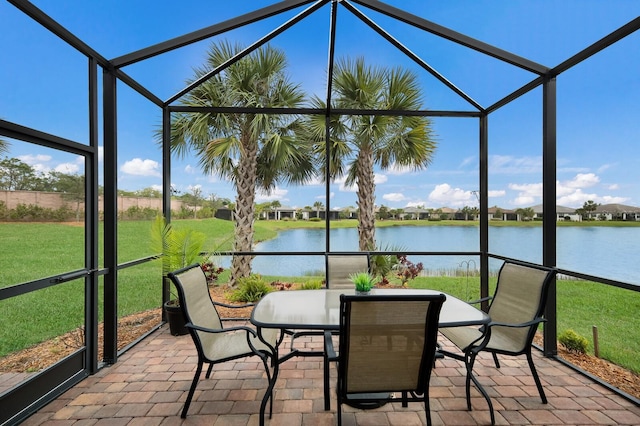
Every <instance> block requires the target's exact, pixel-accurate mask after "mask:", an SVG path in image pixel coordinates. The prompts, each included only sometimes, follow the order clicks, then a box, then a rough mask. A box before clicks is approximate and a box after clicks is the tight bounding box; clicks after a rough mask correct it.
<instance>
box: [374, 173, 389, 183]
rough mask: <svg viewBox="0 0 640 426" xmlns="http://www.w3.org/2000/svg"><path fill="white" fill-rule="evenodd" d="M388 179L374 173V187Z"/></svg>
mask: <svg viewBox="0 0 640 426" xmlns="http://www.w3.org/2000/svg"><path fill="white" fill-rule="evenodd" d="M388 179H389V178H387V176H386V175H381V174H379V173H376V174H375V175H374V176H373V183H375V184H376V185H380V184H381V183H385V182H386V181H387V180H388Z"/></svg>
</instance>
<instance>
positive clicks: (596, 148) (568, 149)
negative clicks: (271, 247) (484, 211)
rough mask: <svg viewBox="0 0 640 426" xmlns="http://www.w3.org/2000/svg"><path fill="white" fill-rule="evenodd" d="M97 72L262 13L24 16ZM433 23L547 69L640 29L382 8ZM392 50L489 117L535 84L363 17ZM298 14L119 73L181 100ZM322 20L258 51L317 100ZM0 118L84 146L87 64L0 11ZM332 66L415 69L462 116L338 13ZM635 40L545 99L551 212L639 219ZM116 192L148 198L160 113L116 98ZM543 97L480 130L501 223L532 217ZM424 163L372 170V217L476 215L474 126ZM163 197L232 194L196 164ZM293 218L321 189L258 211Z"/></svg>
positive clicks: (483, 12)
mask: <svg viewBox="0 0 640 426" xmlns="http://www.w3.org/2000/svg"><path fill="white" fill-rule="evenodd" d="M33 3H34V4H35V5H36V6H37V7H39V8H41V9H42V10H43V11H44V12H45V13H47V14H49V15H50V16H51V17H53V18H54V19H56V20H57V21H58V22H59V23H61V24H62V25H64V26H66V27H67V28H68V29H69V30H70V31H71V32H72V33H74V34H75V35H77V36H78V37H80V38H81V39H82V40H84V41H85V42H86V43H87V44H88V45H89V46H91V47H92V48H93V49H95V50H96V51H98V52H99V53H100V54H102V55H103V56H104V57H106V58H108V59H111V58H116V57H118V56H121V55H124V54H126V53H129V52H132V51H135V50H138V49H141V48H144V47H147V46H149V45H152V44H155V43H159V42H162V41H164V40H167V39H170V38H173V37H177V36H180V35H182V34H185V33H188V32H191V31H195V30H198V29H200V28H203V27H206V26H209V25H213V24H215V23H218V22H221V21H224V20H226V19H229V18H232V17H234V16H237V15H239V14H242V13H247V12H250V11H251V10H253V9H255V8H260V7H263V6H266V5H269V4H273V3H276V2H275V1H269V0H263V1H242V2H211V1H188V2H182V3H180V4H179V5H178V4H177V3H176V2H166V1H156V0H154V1H151V0H144V1H143V0H138V1H121V0H111V1H102V2H87V1H83V0H59V1H55V2H52V1H45V0H39V1H34V2H33ZM387 3H388V4H391V5H393V6H396V7H401V8H404V9H405V10H407V11H408V12H411V13H414V14H416V15H419V16H421V17H423V18H425V19H427V20H430V21H433V22H435V23H437V24H440V25H443V26H446V27H449V28H451V29H453V30H455V31H459V32H461V33H463V34H465V35H468V36H470V37H473V38H476V39H478V40H481V41H484V42H486V43H489V44H493V45H495V46H497V47H499V48H501V49H504V50H507V51H510V52H512V53H514V54H517V55H520V56H523V57H525V58H527V59H530V60H532V61H535V62H538V63H540V64H542V65H545V66H548V67H553V66H556V65H558V64H559V63H561V62H562V61H564V60H565V59H567V58H569V57H571V56H572V55H574V54H576V53H578V52H579V51H581V50H582V49H584V48H585V47H587V46H589V45H590V44H592V43H594V42H595V41H597V40H599V39H600V38H602V37H604V36H606V35H607V34H609V33H610V32H612V31H614V30H615V29H617V28H618V27H620V26H622V25H624V24H626V23H627V22H629V21H631V20H632V19H634V18H636V17H637V16H639V15H640V2H637V1H633V0H607V1H600V0H580V1H578V0H564V1H561V2H559V1H554V0H536V1H533V0H531V1H513V0H492V1H488V0H487V1H468V0H449V1H446V2H428V1H424V0H402V1H401V0H388V1H387ZM361 9H362V10H363V11H364V12H365V13H366V15H367V16H369V17H370V18H371V19H373V20H374V21H376V22H377V23H378V24H379V25H380V26H381V27H383V28H384V29H385V30H386V31H388V32H389V33H391V34H392V35H393V36H394V37H395V38H397V39H398V40H399V41H400V42H401V43H403V44H405V45H406V46H407V47H408V48H409V49H411V50H412V51H413V52H415V53H416V54H417V55H419V56H420V57H421V58H422V59H423V60H425V61H426V62H427V63H428V64H429V65H430V66H431V67H433V68H434V69H436V70H437V71H438V72H439V73H440V74H442V75H443V76H445V77H446V78H447V79H448V80H449V81H451V82H452V83H453V84H455V85H456V86H457V87H459V88H460V89H461V90H463V91H464V92H465V93H467V94H468V95H469V96H470V97H472V98H473V99H474V100H476V101H477V102H478V103H480V104H481V105H483V106H489V105H491V104H493V103H494V102H496V101H497V100H499V99H501V98H502V97H504V96H506V95H507V94H509V93H510V92H512V91H513V90H515V89H517V88H519V87H520V86H522V85H523V84H525V83H527V82H529V81H531V80H532V79H533V78H534V77H535V76H534V75H533V74H531V73H528V72H526V71H523V70H520V69H516V68H514V67H512V66H510V65H507V64H504V63H502V62H500V61H497V60H495V59H492V58H488V57H484V56H483V55H481V54H479V53H476V52H473V51H470V50H468V49H466V48H463V47H461V46H458V45H455V44H453V43H451V42H448V41H446V40H442V39H438V38H437V37H435V36H432V35H430V34H425V33H421V32H420V31H418V30H416V29H414V28H411V27H408V26H406V25H405V24H402V23H398V22H394V21H393V20H391V19H390V18H387V17H384V16H381V15H378V14H377V13H375V12H372V11H369V10H366V9H364V8H361ZM300 10H301V9H298V10H294V11H290V12H288V13H286V14H284V15H282V16H277V17H272V18H269V19H267V20H265V21H262V22H258V23H255V24H252V25H251V26H248V27H243V28H239V29H236V30H233V31H231V32H229V33H227V34H224V35H222V36H219V37H216V38H215V39H212V40H206V41H202V42H199V43H196V44H194V45H191V46H188V47H184V48H181V49H177V50H175V51H172V52H169V53H166V54H163V55H160V56H158V57H155V58H152V59H149V60H147V61H144V62H143V63H139V64H134V65H131V66H129V67H126V68H124V71H125V72H126V73H128V74H129V75H130V76H132V77H133V78H134V79H136V80H137V81H139V82H140V83H141V84H143V85H144V86H145V87H147V88H148V89H150V90H151V91H152V92H154V93H155V94H156V95H157V96H158V97H160V98H161V99H167V98H169V97H171V96H172V95H173V94H174V93H176V92H178V91H179V90H181V89H182V88H183V87H184V82H185V80H186V79H188V78H190V77H191V76H192V69H193V67H196V66H198V65H200V64H201V63H202V62H203V58H204V56H205V52H206V50H207V47H208V46H209V45H210V43H211V42H213V41H217V40H222V39H225V40H231V41H234V42H239V43H241V44H243V45H248V44H250V43H253V42H254V41H255V40H257V39H258V38H260V37H262V36H264V35H265V34H267V33H268V32H269V31H272V30H273V29H274V28H277V27H278V26H279V25H281V24H282V23H284V22H285V21H286V20H287V19H289V18H291V17H292V16H294V15H295V14H296V13H298V12H299V11H300ZM328 16H329V9H328V8H327V7H324V8H322V9H320V10H319V11H317V12H315V13H314V14H313V15H312V16H310V17H308V18H307V19H305V20H304V21H302V22H301V23H299V24H297V25H296V26H295V27H293V28H292V29H290V30H288V31H287V32H285V33H284V34H282V35H280V36H278V37H277V38H275V39H274V40H273V41H272V42H271V44H272V45H273V46H274V47H278V48H281V49H283V50H285V51H286V53H287V58H288V61H289V74H290V78H291V80H292V81H294V82H297V83H299V84H300V85H301V87H302V88H303V89H304V90H305V91H306V92H307V93H309V94H318V95H321V96H322V95H323V94H324V92H325V82H326V62H327V40H328V32H327V27H328V22H329V19H328ZM0 20H1V21H2V22H3V24H2V28H1V29H0V32H1V33H2V37H0V52H2V54H1V56H0V57H1V58H2V62H1V66H0V118H2V119H4V120H8V121H12V122H15V123H18V124H21V125H25V126H29V127H34V128H37V129H39V130H42V131H45V132H48V133H53V134H56V135H60V136H62V137H65V138H68V139H71V140H74V141H77V142H80V143H87V134H88V127H87V123H86V122H87V120H86V117H87V100H86V94H85V88H86V85H87V77H86V69H87V65H86V59H85V58H84V57H83V56H82V55H80V54H78V53H77V52H76V51H75V50H73V49H72V48H70V47H68V46H66V45H65V44H64V43H62V42H61V41H60V40H58V39H57V38H56V37H54V36H52V35H50V34H49V33H48V32H47V31H46V30H44V29H42V28H40V27H39V26H38V25H36V24H34V23H33V22H32V21H31V20H30V19H29V18H27V17H26V16H25V15H24V14H22V12H20V11H19V10H17V9H16V8H15V7H14V6H12V5H11V4H9V3H7V2H2V3H0ZM338 23H339V26H338V33H337V37H338V42H337V53H336V56H337V57H345V56H349V57H354V58H355V57H358V56H362V57H364V58H365V60H366V61H367V63H368V64H371V65H384V66H402V67H404V68H407V69H410V70H413V71H414V72H415V73H416V74H417V75H418V76H419V77H420V81H421V84H422V87H423V90H424V99H423V100H424V105H425V107H427V108H429V109H432V110H444V109H448V110H466V111H471V110H473V107H471V106H470V105H469V104H467V102H466V101H464V100H463V99H461V98H459V97H458V96H457V95H456V94H455V93H453V92H452V91H450V90H449V89H448V88H446V87H445V86H444V85H442V84H441V83H440V82H438V81H437V80H436V79H435V78H433V77H432V76H430V75H429V74H427V73H426V72H425V71H424V70H422V69H421V68H419V67H418V66H417V65H416V64H415V63H413V62H411V61H409V60H408V59H407V58H406V57H404V55H403V54H402V53H401V52H399V51H397V50H396V49H395V48H393V47H392V46H390V45H389V44H388V43H387V42H386V41H384V40H383V39H381V38H380V37H379V36H378V35H377V34H375V33H374V32H373V31H372V30H370V29H369V28H368V27H366V26H365V25H363V24H362V23H359V22H358V21H357V20H356V19H354V17H353V16H352V15H350V13H349V12H347V11H346V10H344V9H343V8H341V10H340V11H339V14H338ZM638 52H640V34H638V33H635V34H632V35H631V36H629V37H627V38H626V39H624V40H622V41H621V42H619V43H618V44H616V45H614V46H611V47H609V48H608V49H607V50H605V51H604V52H602V53H600V54H599V55H597V56H595V57H592V58H589V59H588V60H586V61H584V62H582V63H581V64H579V65H578V66H576V67H575V68H573V69H571V70H570V71H568V72H566V73H563V74H561V75H560V76H559V77H558V80H557V87H558V108H557V109H558V112H557V121H558V149H557V152H558V156H557V177H558V183H557V192H558V200H557V201H558V204H559V205H563V206H567V207H580V206H582V204H583V203H584V202H585V201H587V200H594V201H595V202H597V203H601V204H607V203H621V204H627V205H633V206H640V183H638V179H637V173H636V170H637V167H638V164H639V163H638V159H639V158H640V143H639V142H640V120H638V116H639V115H640V114H639V113H640V103H639V99H640V55H638ZM118 90H119V92H118V100H119V121H118V139H119V152H118V166H119V170H118V185H119V188H121V189H125V190H136V189H141V188H145V187H159V186H160V185H161V161H162V158H161V154H160V150H159V148H158V146H157V144H156V143H155V142H154V140H153V133H154V130H155V129H156V128H157V126H158V124H159V122H160V114H161V112H160V111H159V110H158V109H157V108H156V107H155V106H153V105H152V104H151V103H150V102H148V101H146V100H145V99H143V98H142V97H141V96H140V95H138V94H137V93H135V92H133V91H132V90H131V89H129V88H128V87H126V86H125V85H123V84H121V85H119V87H118ZM541 101H542V92H541V90H540V89H536V90H534V91H532V92H530V93H528V94H527V95H525V96H523V97H521V98H520V99H518V100H517V101H515V102H512V103H511V104H510V105H508V106H507V107H504V108H502V109H501V110H500V111H498V112H495V113H493V114H492V115H491V116H490V119H489V120H490V121H489V138H490V139H489V154H490V166H489V169H490V174H489V186H490V200H489V205H490V206H493V205H498V206H500V207H503V208H510V209H515V208H518V207H529V206H533V205H536V204H540V203H541V202H542V201H541V183H542V175H541V158H542V145H541V140H542V121H541V110H542V108H541ZM433 130H434V132H435V134H436V136H437V141H438V150H437V152H436V155H435V157H434V158H433V162H432V164H431V166H430V167H429V168H428V169H426V170H424V171H420V172H407V171H403V170H395V169H392V170H386V171H383V170H378V171H377V174H376V183H377V186H376V202H377V204H378V205H380V204H384V205H386V206H388V207H391V208H402V207H407V206H416V205H422V206H424V207H427V208H439V207H453V208H458V207H463V206H465V205H468V206H476V205H477V200H476V197H475V193H474V191H476V190H478V189H479V188H478V143H477V140H478V137H477V136H478V123H477V120H476V119H470V118H434V119H433ZM10 142H11V152H10V156H12V157H18V158H20V159H22V160H23V161H25V162H27V163H29V164H31V165H32V166H33V167H35V168H36V169H37V170H39V171H41V172H42V173H46V172H47V171H49V170H62V171H66V172H71V173H77V172H81V171H82V162H81V161H79V159H78V158H76V157H75V156H73V155H70V154H65V153H59V152H54V151H52V150H47V149H44V148H41V147H38V146H34V145H29V144H26V143H22V142H19V141H10ZM173 161H174V164H173V168H172V183H173V185H174V186H175V187H176V188H177V189H178V190H180V191H182V192H187V191H190V190H191V189H192V188H194V187H198V188H201V190H202V194H203V195H204V196H207V197H208V196H211V195H215V196H217V197H226V198H230V199H232V200H233V199H234V191H233V188H232V187H231V186H230V185H229V184H228V183H226V182H221V181H220V180H219V179H217V178H215V177H212V176H204V175H203V174H202V173H201V171H200V170H199V167H198V161H197V159H196V158H193V157H187V158H180V159H178V158H176V159H174V160H173ZM330 193H331V195H330V197H331V198H330V201H329V203H330V206H331V207H332V208H337V207H346V206H355V205H356V202H355V201H356V194H355V188H345V187H344V185H343V184H342V183H341V182H340V181H338V182H336V183H334V184H332V185H331V189H330ZM269 200H278V201H280V202H281V204H283V205H289V206H294V207H303V206H306V205H313V203H314V202H316V201H321V202H323V203H325V205H326V204H327V201H326V199H325V189H324V186H323V185H322V184H321V183H320V182H313V183H311V184H309V185H306V186H304V187H284V186H279V187H277V188H276V190H275V191H273V192H272V193H271V194H259V196H258V201H259V202H263V201H269Z"/></svg>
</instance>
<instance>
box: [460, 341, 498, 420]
mask: <svg viewBox="0 0 640 426" xmlns="http://www.w3.org/2000/svg"><path fill="white" fill-rule="evenodd" d="M477 355H478V354H477V352H474V351H473V350H471V351H469V352H468V353H466V354H465V359H464V364H465V366H466V367H467V379H466V381H465V390H466V392H467V410H469V411H471V381H473V383H474V384H475V385H476V388H477V389H478V391H479V392H480V393H481V394H482V396H483V397H484V399H485V401H487V405H488V406H489V415H490V416H491V425H495V424H496V418H495V415H494V413H493V403H492V402H491V398H490V397H489V394H488V393H487V391H486V390H485V389H484V387H482V385H481V384H480V382H479V381H478V379H477V378H476V377H475V376H474V375H473V364H474V363H475V360H476V356H477Z"/></svg>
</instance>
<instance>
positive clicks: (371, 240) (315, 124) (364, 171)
mask: <svg viewBox="0 0 640 426" xmlns="http://www.w3.org/2000/svg"><path fill="white" fill-rule="evenodd" d="M332 99H333V100H334V105H333V107H334V108H345V109H365V110H367V109H377V110H418V109H421V107H422V101H421V89H420V87H419V84H418V79H417V76H416V75H415V74H413V73H412V72H410V71H407V70H403V69H401V68H385V67H368V66H366V65H365V63H364V60H363V59H362V58H359V59H357V60H355V61H352V60H349V59H343V60H340V61H338V62H337V64H336V68H335V73H334V77H333V84H332ZM313 104H315V106H316V107H319V108H324V107H325V105H324V102H323V101H322V100H321V99H320V98H317V97H315V98H314V99H313ZM330 120H331V122H330V128H331V141H330V155H331V157H330V159H329V170H330V177H329V178H330V179H335V178H338V177H341V176H345V175H346V180H345V185H347V186H352V185H354V184H356V185H357V186H358V188H357V196H358V212H359V213H358V221H359V222H358V240H359V247H360V250H361V251H366V250H371V249H373V248H375V245H376V243H375V211H374V209H375V182H374V167H375V166H377V167H379V168H380V169H381V170H386V169H389V168H390V167H394V166H396V167H409V168H410V169H412V170H422V169H424V168H426V167H427V166H428V165H429V164H430V163H431V158H432V157H433V154H434V152H435V149H436V142H435V140H434V138H433V134H432V130H431V122H430V121H429V120H428V119H427V118H425V117H416V116H403V117H398V116H382V115H377V116H371V115H353V116H336V115H333V116H331V117H330ZM309 131H310V132H311V135H310V138H311V139H313V140H314V141H316V149H317V152H318V157H319V158H322V159H325V158H327V155H326V144H325V143H324V138H325V122H324V117H320V116H314V117H312V118H311V119H310V126H309ZM323 170H324V169H323ZM325 179H326V176H325Z"/></svg>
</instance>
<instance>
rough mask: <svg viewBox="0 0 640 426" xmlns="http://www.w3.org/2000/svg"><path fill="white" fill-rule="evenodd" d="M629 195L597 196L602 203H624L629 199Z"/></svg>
mask: <svg viewBox="0 0 640 426" xmlns="http://www.w3.org/2000/svg"><path fill="white" fill-rule="evenodd" d="M629 200H630V198H629V197H612V196H610V195H605V196H604V197H597V199H596V201H598V202H599V203H600V204H624V203H625V202H627V201H629Z"/></svg>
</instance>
